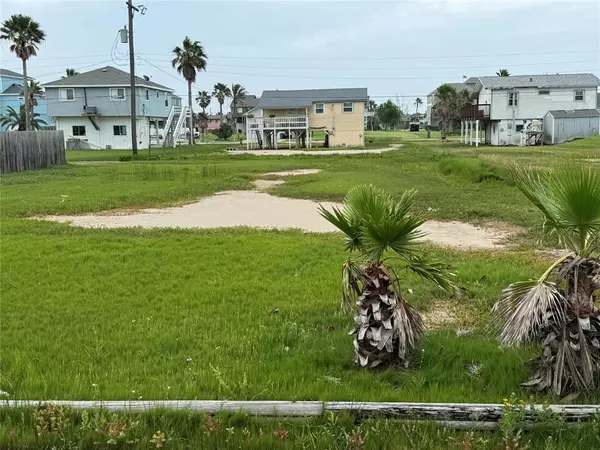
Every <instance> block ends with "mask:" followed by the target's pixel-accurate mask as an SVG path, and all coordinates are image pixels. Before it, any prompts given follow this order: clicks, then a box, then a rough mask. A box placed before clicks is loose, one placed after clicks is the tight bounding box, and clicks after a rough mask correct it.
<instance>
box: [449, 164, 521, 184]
mask: <svg viewBox="0 0 600 450" xmlns="http://www.w3.org/2000/svg"><path fill="white" fill-rule="evenodd" d="M440 171H441V172H442V173H443V174H444V175H456V176H458V177H461V178H465V179H467V180H469V181H471V182H473V183H481V182H483V181H486V180H493V181H504V182H505V183H507V184H512V180H511V178H510V173H509V172H508V170H507V169H506V168H505V167H503V166H500V165H497V164H492V163H489V162H486V161H483V160H481V159H479V158H445V159H443V160H442V161H441V162H440Z"/></svg>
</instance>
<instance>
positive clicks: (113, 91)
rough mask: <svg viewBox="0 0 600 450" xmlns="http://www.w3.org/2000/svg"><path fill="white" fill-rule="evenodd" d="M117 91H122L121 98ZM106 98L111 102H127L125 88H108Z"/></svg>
mask: <svg viewBox="0 0 600 450" xmlns="http://www.w3.org/2000/svg"><path fill="white" fill-rule="evenodd" d="M119 91H123V98H120V97H119ZM108 98H109V99H110V101H111V102H124V101H125V100H127V93H126V92H125V88H109V89H108Z"/></svg>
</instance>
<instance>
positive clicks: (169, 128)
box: [163, 106, 191, 147]
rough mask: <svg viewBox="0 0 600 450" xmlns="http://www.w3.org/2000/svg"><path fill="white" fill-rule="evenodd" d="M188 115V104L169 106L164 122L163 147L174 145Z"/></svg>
mask: <svg viewBox="0 0 600 450" xmlns="http://www.w3.org/2000/svg"><path fill="white" fill-rule="evenodd" d="M189 117H190V108H189V107H188V106H173V107H172V108H171V112H170V113H169V117H168V118H167V123H166V124H165V131H164V133H165V134H164V140H163V147H175V144H177V138H178V137H179V135H180V134H181V130H182V128H183V127H184V125H185V123H186V120H188V119H189ZM190 131H191V130H190Z"/></svg>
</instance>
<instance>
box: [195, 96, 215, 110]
mask: <svg viewBox="0 0 600 450" xmlns="http://www.w3.org/2000/svg"><path fill="white" fill-rule="evenodd" d="M210 99H211V96H210V94H209V93H208V91H198V95H197V96H196V103H198V105H199V106H200V108H202V112H203V113H206V108H208V105H210Z"/></svg>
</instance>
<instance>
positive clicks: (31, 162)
mask: <svg viewBox="0 0 600 450" xmlns="http://www.w3.org/2000/svg"><path fill="white" fill-rule="evenodd" d="M66 163H67V160H66V157H65V140H64V136H63V132H62V131H0V173H6V172H20V171H22V170H33V169H41V168H42V167H50V166H55V165H59V164H66Z"/></svg>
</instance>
